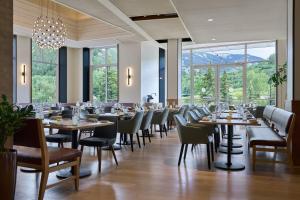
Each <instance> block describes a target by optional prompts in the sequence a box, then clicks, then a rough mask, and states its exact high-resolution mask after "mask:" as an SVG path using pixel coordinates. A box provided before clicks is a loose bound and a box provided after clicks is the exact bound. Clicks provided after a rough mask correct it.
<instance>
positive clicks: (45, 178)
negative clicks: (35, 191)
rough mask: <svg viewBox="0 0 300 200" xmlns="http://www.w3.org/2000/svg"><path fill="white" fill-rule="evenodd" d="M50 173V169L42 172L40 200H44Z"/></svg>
mask: <svg viewBox="0 0 300 200" xmlns="http://www.w3.org/2000/svg"><path fill="white" fill-rule="evenodd" d="M48 176H49V172H48V169H47V170H45V171H43V172H42V177H41V182H40V189H39V200H43V199H44V194H45V190H46V186H47V182H48Z"/></svg>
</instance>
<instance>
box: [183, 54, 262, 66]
mask: <svg viewBox="0 0 300 200" xmlns="http://www.w3.org/2000/svg"><path fill="white" fill-rule="evenodd" d="M189 57H190V54H189V53H188V52H183V53H182V63H183V65H189ZM192 59H193V63H194V64H197V65H203V64H231V63H242V62H245V56H244V54H218V55H216V54H212V53H205V52H201V53H194V54H193V57H192ZM264 60H265V59H263V58H260V57H257V56H252V55H248V62H259V61H264Z"/></svg>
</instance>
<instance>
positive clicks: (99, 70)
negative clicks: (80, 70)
mask: <svg viewBox="0 0 300 200" xmlns="http://www.w3.org/2000/svg"><path fill="white" fill-rule="evenodd" d="M91 67H92V70H93V72H92V74H93V75H92V79H93V80H92V91H93V101H98V102H112V101H117V100H118V49H117V47H109V48H108V47H106V48H95V49H92V51H91Z"/></svg>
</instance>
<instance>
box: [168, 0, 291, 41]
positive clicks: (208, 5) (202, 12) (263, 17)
mask: <svg viewBox="0 0 300 200" xmlns="http://www.w3.org/2000/svg"><path fill="white" fill-rule="evenodd" d="M172 2H173V4H174V6H175V7H176V10H177V11H178V14H179V15H180V17H181V19H182V21H183V23H184V25H185V26H186V28H187V30H188V32H189V34H190V36H191V37H192V39H193V41H194V42H196V43H211V42H233V41H246V40H248V41H254V40H274V39H283V38H286V31H287V0H251V1H249V0H248V1H247V0H225V1H224V0H209V1H207V0H185V1H182V0H172ZM208 19H213V21H212V22H208ZM213 38H215V39H216V40H214V41H212V39H213Z"/></svg>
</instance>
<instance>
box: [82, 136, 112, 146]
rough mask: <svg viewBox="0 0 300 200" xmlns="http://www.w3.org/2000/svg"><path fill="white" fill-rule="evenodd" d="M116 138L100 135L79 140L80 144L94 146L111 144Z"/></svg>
mask: <svg viewBox="0 0 300 200" xmlns="http://www.w3.org/2000/svg"><path fill="white" fill-rule="evenodd" d="M115 141H116V139H115V138H99V137H93V136H92V137H87V138H83V139H81V140H80V141H79V144H80V145H83V146H92V147H104V146H110V145H113V144H114V143H115Z"/></svg>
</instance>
